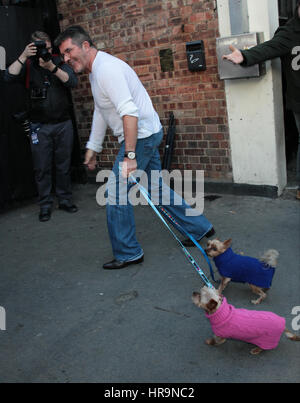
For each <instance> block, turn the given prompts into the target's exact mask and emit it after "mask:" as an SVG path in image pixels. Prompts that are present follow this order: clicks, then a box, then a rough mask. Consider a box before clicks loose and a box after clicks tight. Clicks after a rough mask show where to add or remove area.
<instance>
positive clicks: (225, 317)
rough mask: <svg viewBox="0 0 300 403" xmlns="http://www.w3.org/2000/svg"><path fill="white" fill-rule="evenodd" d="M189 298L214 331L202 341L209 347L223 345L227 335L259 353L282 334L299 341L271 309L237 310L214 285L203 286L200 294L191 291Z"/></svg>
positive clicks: (273, 343) (276, 342)
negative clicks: (212, 286)
mask: <svg viewBox="0 0 300 403" xmlns="http://www.w3.org/2000/svg"><path fill="white" fill-rule="evenodd" d="M192 300H193V302H194V304H195V305H196V306H198V307H199V308H203V309H204V310H205V315H206V317H207V318H208V319H209V321H210V324H211V327H212V330H213V332H214V336H213V337H212V338H210V339H207V340H206V344H208V345H210V346H215V345H220V344H223V343H225V341H226V339H228V338H229V339H237V340H243V341H245V342H247V343H251V344H254V345H256V346H257V347H255V348H253V349H252V350H251V351H250V353H251V354H259V353H261V352H262V351H263V350H272V349H274V348H276V347H277V346H278V343H279V341H280V338H281V335H282V333H285V335H286V336H287V338H288V339H290V340H293V341H300V336H297V335H295V334H294V333H292V332H290V331H289V330H288V329H287V328H286V327H285V319H284V318H282V317H281V316H278V315H276V314H275V313H273V312H266V311H252V310H251V311H250V310H247V309H237V308H235V307H234V306H233V305H230V304H228V302H227V300H226V298H225V297H223V296H222V295H220V294H218V292H217V290H216V289H214V288H208V287H203V288H202V289H201V291H200V293H198V292H194V293H193V296H192Z"/></svg>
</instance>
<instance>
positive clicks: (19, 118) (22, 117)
mask: <svg viewBox="0 0 300 403" xmlns="http://www.w3.org/2000/svg"><path fill="white" fill-rule="evenodd" d="M13 118H14V120H15V121H16V122H17V123H19V124H20V125H21V126H22V127H23V130H24V133H25V134H26V135H27V136H30V132H31V124H30V121H29V115H28V112H27V111H22V112H18V113H15V114H14V115H13Z"/></svg>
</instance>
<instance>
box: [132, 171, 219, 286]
mask: <svg viewBox="0 0 300 403" xmlns="http://www.w3.org/2000/svg"><path fill="white" fill-rule="evenodd" d="M130 179H131V180H132V182H133V183H135V184H136V185H138V187H139V189H140V191H141V193H142V195H143V196H144V198H145V199H146V201H147V202H148V204H149V205H150V206H151V207H152V209H153V210H154V211H155V213H156V214H157V216H158V217H159V218H160V220H161V221H162V222H163V223H164V225H165V226H166V227H167V228H168V230H169V231H170V232H171V234H172V235H173V236H174V238H175V239H176V241H177V242H178V243H179V245H180V246H181V248H182V249H183V252H184V254H185V255H186V257H187V258H188V260H189V261H190V263H191V264H192V265H193V266H194V268H195V269H196V271H197V273H198V274H199V275H200V277H201V278H202V280H203V281H204V283H205V284H206V286H207V287H209V288H214V286H213V285H212V283H211V282H210V281H209V280H208V278H207V277H206V275H205V274H204V272H203V270H201V268H200V267H199V265H198V263H197V262H196V260H195V259H194V258H193V256H192V255H191V254H190V253H189V252H188V250H187V249H186V248H185V247H184V245H183V244H182V242H181V241H180V239H179V238H178V237H177V235H176V234H175V233H174V232H173V231H172V229H171V228H170V226H169V224H168V223H167V222H166V220H165V219H164V218H163V217H162V215H161V214H160V212H159V211H158V209H157V208H156V206H155V205H154V204H153V202H152V200H151V198H150V195H149V193H148V192H147V190H146V189H145V188H144V187H143V186H142V185H140V184H139V183H138V182H137V180H136V179H135V177H134V176H133V175H130V178H129V180H130ZM158 207H159V209H160V211H161V212H162V213H163V214H164V215H165V216H166V217H168V218H169V219H170V220H171V222H172V223H173V224H174V226H175V227H177V229H178V230H179V231H180V232H182V233H184V234H185V235H186V236H187V237H188V238H190V239H191V241H192V242H193V243H194V244H195V245H196V246H197V248H198V249H199V250H200V251H201V253H202V255H203V256H204V258H205V260H206V262H207V264H208V266H209V270H210V275H211V277H212V279H213V281H216V280H215V277H214V272H213V269H212V266H211V263H210V261H209V259H208V257H207V255H206V253H205V251H204V249H203V248H202V247H201V246H200V245H199V243H198V242H197V241H196V240H195V239H194V237H193V236H192V235H190V234H189V233H188V232H187V231H186V230H185V229H184V228H183V227H182V226H181V225H180V224H179V223H178V222H177V221H175V219H174V218H173V217H172V216H171V215H170V214H169V213H168V212H167V211H166V210H165V209H164V208H163V207H162V206H158Z"/></svg>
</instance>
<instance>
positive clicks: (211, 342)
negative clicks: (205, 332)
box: [205, 337, 216, 346]
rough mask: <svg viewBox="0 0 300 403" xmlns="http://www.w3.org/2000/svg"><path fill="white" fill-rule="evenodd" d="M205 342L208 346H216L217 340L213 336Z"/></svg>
mask: <svg viewBox="0 0 300 403" xmlns="http://www.w3.org/2000/svg"><path fill="white" fill-rule="evenodd" d="M205 344H207V345H208V346H215V345H216V340H215V339H214V338H213V337H211V338H209V339H206V340H205Z"/></svg>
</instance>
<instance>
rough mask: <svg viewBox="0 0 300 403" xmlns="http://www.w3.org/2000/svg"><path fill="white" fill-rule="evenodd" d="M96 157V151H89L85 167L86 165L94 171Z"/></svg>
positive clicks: (86, 154)
mask: <svg viewBox="0 0 300 403" xmlns="http://www.w3.org/2000/svg"><path fill="white" fill-rule="evenodd" d="M96 156H97V153H96V152H95V151H93V150H89V149H87V151H86V153H85V160H84V165H86V166H87V167H88V169H89V170H90V171H93V170H94V169H95V168H96V163H97V161H96Z"/></svg>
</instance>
